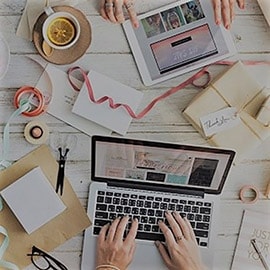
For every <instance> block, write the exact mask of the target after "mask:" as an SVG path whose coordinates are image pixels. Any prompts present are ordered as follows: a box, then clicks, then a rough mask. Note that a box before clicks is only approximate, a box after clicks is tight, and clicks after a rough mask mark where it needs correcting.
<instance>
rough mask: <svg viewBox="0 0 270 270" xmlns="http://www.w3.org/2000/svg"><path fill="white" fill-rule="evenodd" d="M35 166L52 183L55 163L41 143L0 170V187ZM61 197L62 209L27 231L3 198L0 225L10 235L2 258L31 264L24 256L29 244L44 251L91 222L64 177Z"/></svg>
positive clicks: (2, 187) (47, 148)
mask: <svg viewBox="0 0 270 270" xmlns="http://www.w3.org/2000/svg"><path fill="white" fill-rule="evenodd" d="M37 166H39V167H40V168H41V169H42V171H43V173H44V175H45V176H46V178H47V179H48V180H49V181H50V182H51V183H52V185H53V187H55V186H56V180H57V173H58V163H57V161H56V160H55V159H54V157H53V155H52V154H51V152H50V149H49V147H48V146H46V145H42V146H40V147H38V148H37V149H35V150H34V151H32V152H31V153H29V154H28V155H26V156H25V157H23V158H21V159H20V160H19V161H17V162H16V163H14V164H13V165H11V166H10V167H8V168H7V169H5V170H4V171H1V172H0V190H2V189H4V188H5V187H7V186H9V185H10V184H11V183H13V182H15V181H16V180H17V179H19V178H20V177H21V176H23V175H25V174H26V173H27V172H29V171H31V170H32V169H33V168H35V167H37ZM21 196H22V197H23V196H24V195H23V194H21ZM61 199H62V201H63V203H64V204H65V206H66V209H65V210H64V211H63V212H62V213H61V214H60V215H58V216H56V217H55V218H53V219H52V220H50V221H49V222H48V223H46V224H44V225H43V226H42V227H40V228H39V229H38V230H36V231H34V232H33V233H31V234H28V233H27V232H26V231H25V230H24V228H23V227H22V225H21V224H20V223H19V221H18V220H17V218H16V217H15V215H14V214H13V212H12V211H11V210H10V209H9V208H8V206H7V204H6V203H5V201H4V200H3V204H4V207H3V210H2V211H1V212H0V225H2V226H3V227H5V228H6V229H7V231H8V235H9V238H10V243H9V246H8V249H7V251H6V253H5V254H4V258H3V259H5V260H7V261H10V262H12V263H15V264H16V265H17V266H18V267H19V268H24V267H26V266H27V265H29V264H31V260H30V256H26V254H29V253H31V249H32V246H33V245H35V246H37V247H38V248H40V249H42V250H44V251H48V252H49V251H52V250H53V249H55V248H56V247H58V246H59V245H61V244H63V243H64V242H65V241H67V240H68V239H70V238H72V237H74V236H76V235H77V234H79V233H80V232H82V231H83V230H84V229H86V228H87V227H89V226H90V225H91V222H90V220H89V218H88V216H87V214H86V211H85V209H84V208H83V207H82V205H81V204H80V201H79V199H78V198H77V196H76V194H75V192H74V191H73V189H72V187H71V185H70V183H69V181H68V179H67V178H66V177H65V180H64V192H63V195H62V196H61ZM37 203H38V202H37ZM0 241H1V239H0ZM63 263H65V262H63Z"/></svg>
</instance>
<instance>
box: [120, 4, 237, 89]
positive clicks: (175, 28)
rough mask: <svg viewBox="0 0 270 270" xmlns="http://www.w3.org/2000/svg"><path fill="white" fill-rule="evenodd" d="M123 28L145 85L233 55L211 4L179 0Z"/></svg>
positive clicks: (226, 32)
mask: <svg viewBox="0 0 270 270" xmlns="http://www.w3.org/2000/svg"><path fill="white" fill-rule="evenodd" d="M138 19H139V25H140V26H139V27H138V28H137V29H135V28H133V27H132V25H131V23H130V21H127V22H125V23H124V24H123V27H124V30H125V33H126V36H127V39H128V41H129V44H130V47H131V49H132V52H133V55H134V58H135V61H136V63H137V66H138V69H139V71H140V74H141V77H142V79H143V81H144V83H145V84H146V85H151V84H154V83H156V82H160V81H164V80H166V79H169V78H172V77H175V76H177V75H180V74H183V73H185V72H188V71H191V70H194V69H197V68H199V67H202V66H205V65H208V64H210V63H213V62H215V61H218V60H221V59H224V58H225V57H228V56H230V55H232V54H234V53H235V48H234V44H233V41H232V38H231V36H230V33H229V31H227V30H225V29H224V27H223V26H218V25H216V24H215V19H214V13H213V7H212V2H211V1H210V0H204V1H199V0H192V1H187V0H181V1H177V2H175V3H173V4H169V5H166V6H164V7H161V8H159V9H156V10H153V11H150V12H147V13H145V14H143V15H140V16H138Z"/></svg>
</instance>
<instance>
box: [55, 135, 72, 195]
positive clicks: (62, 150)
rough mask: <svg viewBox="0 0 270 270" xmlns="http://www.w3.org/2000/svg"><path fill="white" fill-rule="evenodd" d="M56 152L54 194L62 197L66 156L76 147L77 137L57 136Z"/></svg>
mask: <svg viewBox="0 0 270 270" xmlns="http://www.w3.org/2000/svg"><path fill="white" fill-rule="evenodd" d="M56 144H57V151H58V154H59V158H58V174H57V181H56V189H55V191H56V193H58V192H60V195H61V196H62V195H63V191H64V179H65V165H66V160H67V155H68V153H69V152H70V151H72V149H74V148H75V147H76V145H77V137H76V136H75V135H71V134H69V135H66V136H64V137H63V138H61V137H60V136H59V135H57V138H56Z"/></svg>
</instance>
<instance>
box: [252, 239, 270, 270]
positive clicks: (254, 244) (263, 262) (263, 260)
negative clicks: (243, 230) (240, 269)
mask: <svg viewBox="0 0 270 270" xmlns="http://www.w3.org/2000/svg"><path fill="white" fill-rule="evenodd" d="M250 242H251V244H252V246H253V247H254V249H255V251H256V253H257V254H258V256H259V259H260V260H261V262H262V264H263V266H264V268H265V269H266V270H270V269H269V266H268V265H267V263H266V260H265V258H264V256H263V254H262V253H261V251H260V250H259V248H258V246H257V244H256V239H251V240H250Z"/></svg>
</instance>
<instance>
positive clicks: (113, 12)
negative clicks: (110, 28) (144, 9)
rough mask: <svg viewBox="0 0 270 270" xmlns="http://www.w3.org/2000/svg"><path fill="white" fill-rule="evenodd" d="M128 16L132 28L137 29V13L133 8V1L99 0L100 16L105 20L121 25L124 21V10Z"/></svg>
mask: <svg viewBox="0 0 270 270" xmlns="http://www.w3.org/2000/svg"><path fill="white" fill-rule="evenodd" d="M123 9H125V10H126V11H127V13H128V15H129V18H130V20H131V22H132V25H133V27H134V28H137V27H139V22H138V19H137V13H136V11H135V8H134V3H133V0H101V1H100V14H101V16H102V17H103V18H104V19H105V20H109V21H111V22H112V23H123V22H124V21H125V16H124V10H123Z"/></svg>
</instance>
